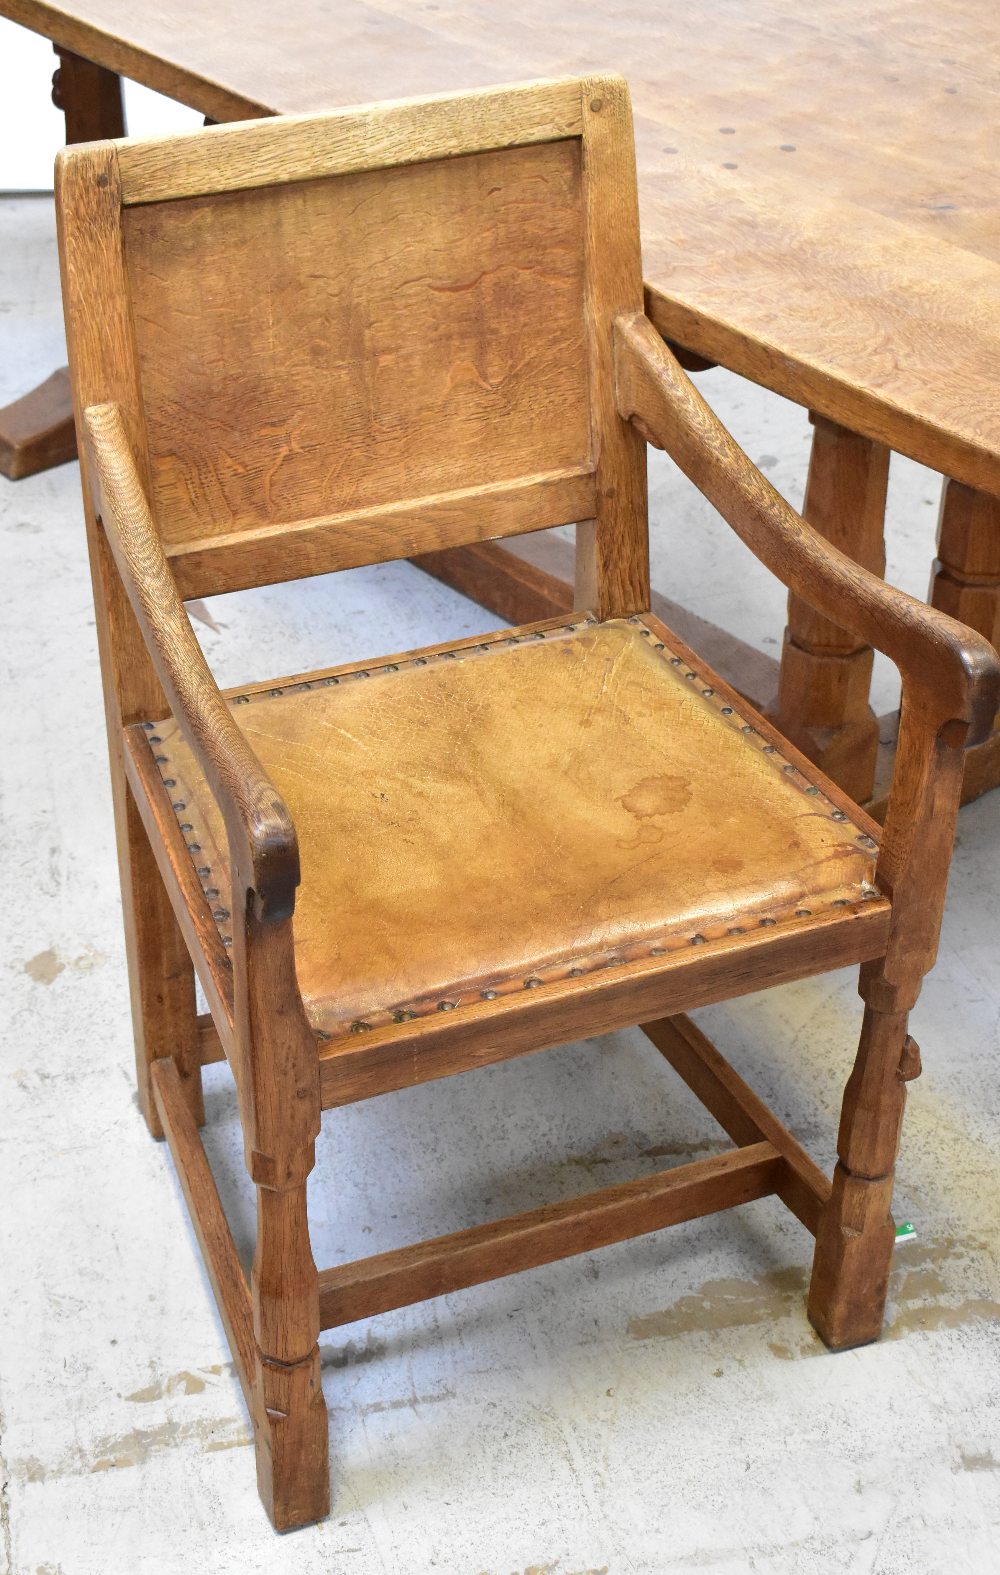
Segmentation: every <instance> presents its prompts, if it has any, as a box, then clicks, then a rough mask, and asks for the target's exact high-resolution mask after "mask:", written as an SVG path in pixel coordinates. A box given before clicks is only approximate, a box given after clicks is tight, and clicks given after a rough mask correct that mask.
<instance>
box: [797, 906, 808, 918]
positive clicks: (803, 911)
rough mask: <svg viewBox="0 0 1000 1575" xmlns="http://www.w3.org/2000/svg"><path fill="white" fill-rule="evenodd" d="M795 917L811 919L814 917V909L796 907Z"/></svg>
mask: <svg viewBox="0 0 1000 1575" xmlns="http://www.w3.org/2000/svg"><path fill="white" fill-rule="evenodd" d="M795 917H796V918H797V919H811V918H812V909H811V908H796V910H795Z"/></svg>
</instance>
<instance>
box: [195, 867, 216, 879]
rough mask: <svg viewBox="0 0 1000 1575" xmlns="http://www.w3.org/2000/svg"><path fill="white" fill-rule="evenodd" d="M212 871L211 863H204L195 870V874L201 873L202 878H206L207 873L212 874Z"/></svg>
mask: <svg viewBox="0 0 1000 1575" xmlns="http://www.w3.org/2000/svg"><path fill="white" fill-rule="evenodd" d="M211 873H212V868H211V865H209V864H202V865H201V866H200V867H199V868H198V869H196V870H195V874H196V875H200V876H201V878H202V880H204V879H205V877H206V876H207V875H211Z"/></svg>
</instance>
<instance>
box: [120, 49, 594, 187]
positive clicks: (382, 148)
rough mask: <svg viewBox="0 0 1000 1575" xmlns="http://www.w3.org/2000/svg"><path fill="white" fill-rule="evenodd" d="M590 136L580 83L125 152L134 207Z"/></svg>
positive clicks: (218, 131)
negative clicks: (584, 115)
mask: <svg viewBox="0 0 1000 1575" xmlns="http://www.w3.org/2000/svg"><path fill="white" fill-rule="evenodd" d="M393 97H398V95H393ZM583 129H584V125H583V115H582V113H581V100H580V83H579V82H578V81H577V80H576V79H575V78H573V77H567V78H566V79H565V80H563V81H556V82H548V83H546V82H539V81H532V82H525V83H523V84H518V83H514V84H511V85H509V86H505V87H503V88H500V89H499V90H495V91H492V92H490V91H484V90H483V89H482V88H480V87H476V88H474V89H472V90H470V91H469V92H467V93H449V94H448V95H447V96H446V97H434V96H428V97H415V98H407V99H404V100H402V101H400V102H395V103H374V104H367V105H356V106H355V107H353V108H351V109H345V110H333V111H332V112H331V113H329V114H326V115H316V114H312V115H308V116H305V117H302V118H299V119H297V118H296V117H295V116H285V117H284V118H283V119H282V122H281V125H280V127H278V126H274V127H268V126H266V125H264V126H260V125H256V124H255V125H252V126H247V125H244V126H239V125H237V126H216V127H213V128H212V135H211V136H210V137H208V138H206V137H205V136H204V133H203V132H200V131H199V132H192V133H190V134H188V135H187V136H174V137H169V138H162V139H154V140H151V141H145V142H133V143H129V144H126V145H125V147H123V148H122V150H121V173H122V195H123V199H124V201H125V203H126V204H127V205H131V204H133V203H151V202H166V201H174V200H176V199H177V198H180V197H196V196H203V195H205V194H206V193H209V192H211V193H215V194H218V193H221V192H232V191H246V190H249V189H251V188H253V189H255V190H260V189H261V188H264V187H267V186H272V185H281V186H285V185H288V184H290V183H294V182H298V181H304V180H310V181H311V180H318V179H322V178H324V177H328V176H344V175H359V174H367V173H369V172H373V171H376V170H387V169H401V168H404V167H405V166H407V165H411V164H426V163H435V162H436V161H437V160H439V159H442V158H446V159H453V158H461V157H468V156H469V155H470V154H477V153H489V152H491V151H494V150H496V149H498V148H503V149H505V150H506V149H510V148H520V147H529V146H531V145H532V144H535V143H551V142H558V141H560V140H564V139H567V138H571V139H576V138H578V137H579V136H580V135H581V132H582V131H583Z"/></svg>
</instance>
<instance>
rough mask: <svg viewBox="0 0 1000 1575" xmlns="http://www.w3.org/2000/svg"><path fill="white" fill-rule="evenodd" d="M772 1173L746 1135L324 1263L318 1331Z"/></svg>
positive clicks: (770, 1188) (730, 1194) (595, 1238)
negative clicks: (667, 1164) (739, 1144)
mask: <svg viewBox="0 0 1000 1575" xmlns="http://www.w3.org/2000/svg"><path fill="white" fill-rule="evenodd" d="M781 1171H782V1160H781V1156H780V1155H779V1154H778V1151H777V1149H775V1148H774V1147H773V1145H772V1144H770V1143H753V1144H750V1145H748V1146H747V1147H746V1148H737V1149H733V1150H731V1151H730V1152H729V1153H726V1154H719V1155H715V1156H713V1157H712V1158H711V1159H699V1160H695V1161H694V1162H693V1163H692V1164H689V1165H678V1166H675V1167H674V1168H673V1169H672V1170H661V1171H657V1173H656V1174H655V1175H653V1176H642V1177H640V1178H639V1179H638V1180H636V1181H625V1182H622V1183H620V1184H619V1185H618V1186H615V1187H605V1188H602V1190H601V1191H600V1192H591V1193H588V1194H586V1195H584V1196H583V1197H579V1198H570V1199H568V1200H567V1201H566V1202H564V1203H548V1204H546V1205H545V1206H544V1207H542V1208H540V1209H532V1210H530V1211H529V1212H528V1213H525V1214H515V1215H512V1216H510V1217H509V1218H507V1219H502V1220H495V1221H493V1222H492V1223H491V1224H488V1225H477V1226H474V1227H473V1228H472V1229H471V1230H464V1231H456V1232H455V1233H454V1234H453V1235H450V1236H439V1237H438V1238H437V1239H436V1240H433V1241H424V1242H420V1243H419V1244H418V1245H417V1246H415V1247H403V1248H400V1249H399V1250H397V1251H395V1252H386V1253H380V1254H379V1255H378V1256H377V1257H373V1258H367V1259H363V1260H362V1261H361V1262H359V1263H347V1264H344V1265H343V1266H342V1267H341V1268H337V1269H326V1270H324V1271H323V1273H322V1274H321V1275H320V1318H321V1321H322V1324H323V1327H324V1329H332V1328H336V1327H339V1326H340V1325H341V1324H345V1323H353V1322H354V1321H355V1320H356V1319H358V1318H368V1317H370V1316H371V1315H372V1314H373V1313H380V1312H389V1311H390V1310H391V1309H392V1308H394V1307H405V1306H407V1305H408V1304H409V1303H410V1302H417V1301H424V1300H426V1299H427V1298H428V1297H431V1296H443V1295H446V1294H447V1293H448V1292H450V1291H457V1290H462V1289H464V1288H465V1287H466V1286H469V1285H478V1284H480V1283H481V1282H482V1281H484V1280H495V1279H499V1278H500V1277H501V1276H502V1275H505V1274H519V1273H521V1272H522V1271H523V1270H524V1269H532V1268H536V1267H537V1266H538V1265H539V1264H541V1263H551V1262H552V1261H553V1259H555V1258H565V1257H568V1256H569V1255H570V1254H572V1253H578V1252H591V1251H593V1250H594V1249H595V1248H597V1247H607V1246H609V1245H610V1244H611V1243H612V1242H615V1241H622V1240H624V1239H625V1238H626V1237H629V1236H641V1235H645V1234H646V1233H647V1232H648V1231H654V1230H660V1229H662V1228H663V1227H664V1226H666V1225H676V1224H678V1223H679V1222H680V1221H681V1220H689V1219H698V1218H700V1217H701V1216H703V1215H705V1214H713V1213H715V1212H716V1211H717V1210H719V1209H728V1208H734V1207H736V1206H738V1205H739V1204H741V1203H750V1202H752V1201H753V1200H754V1199H755V1198H763V1197H767V1196H768V1194H770V1193H772V1192H775V1191H776V1190H777V1187H778V1183H779V1181H780V1177H781Z"/></svg>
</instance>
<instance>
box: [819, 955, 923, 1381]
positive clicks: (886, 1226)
mask: <svg viewBox="0 0 1000 1575" xmlns="http://www.w3.org/2000/svg"><path fill="white" fill-rule="evenodd" d="M878 988H879V979H878V978H877V977H875V976H873V977H872V979H869V980H867V981H865V982H864V984H863V992H865V991H867V992H868V993H869V994H874V993H876V992H877V990H878ZM906 1021H907V1014H906V1012H902V1011H879V1010H876V1009H875V1007H873V1006H871V1005H867V1006H866V1007H865V1016H864V1022H863V1024H862V1028H861V1040H860V1043H859V1045H858V1053H857V1058H856V1059H855V1062H854V1068H853V1070H852V1072H851V1075H850V1077H849V1078H848V1081H847V1087H846V1089H845V1090H844V1103H843V1107H842V1109H841V1115H840V1133H839V1136H838V1139H837V1153H838V1155H839V1161H838V1164H837V1168H836V1170H835V1171H834V1175H833V1190H832V1192H831V1194H830V1199H829V1201H828V1203H827V1204H826V1207H825V1208H824V1210H823V1216H822V1218H821V1220H820V1223H819V1230H818V1231H817V1233H816V1251H815V1254H814V1257H813V1271H812V1281H811V1283H810V1286H809V1304H808V1312H809V1319H810V1322H811V1323H812V1325H813V1327H814V1329H815V1330H816V1332H817V1334H818V1335H819V1336H820V1338H821V1339H822V1340H823V1341H824V1342H825V1343H826V1344H827V1345H828V1346H829V1347H830V1349H831V1350H834V1351H842V1350H845V1349H847V1348H848V1347H850V1346H852V1345H867V1344H869V1343H870V1342H871V1341H872V1340H877V1339H878V1337H879V1335H880V1334H881V1333H882V1320H883V1318H884V1316H885V1301H886V1295H887V1293H888V1289H889V1269H890V1265H891V1263H892V1251H893V1246H894V1245H895V1240H896V1228H895V1225H894V1224H893V1220H892V1215H891V1213H890V1209H891V1207H892V1186H893V1181H894V1180H895V1170H896V1151H897V1149H898V1148H899V1132H900V1127H901V1125H902V1121H903V1107H904V1105H905V1103H906V1084H907V1083H908V1082H909V1081H910V1079H911V1078H913V1077H916V1076H917V1075H918V1074H919V1070H920V1053H919V1051H918V1049H917V1047H916V1045H915V1044H914V1043H913V1040H912V1039H910V1038H909V1037H908V1035H907V1032H906Z"/></svg>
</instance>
